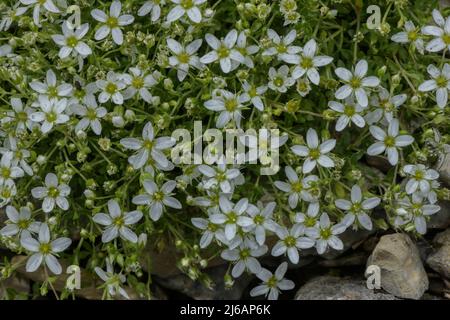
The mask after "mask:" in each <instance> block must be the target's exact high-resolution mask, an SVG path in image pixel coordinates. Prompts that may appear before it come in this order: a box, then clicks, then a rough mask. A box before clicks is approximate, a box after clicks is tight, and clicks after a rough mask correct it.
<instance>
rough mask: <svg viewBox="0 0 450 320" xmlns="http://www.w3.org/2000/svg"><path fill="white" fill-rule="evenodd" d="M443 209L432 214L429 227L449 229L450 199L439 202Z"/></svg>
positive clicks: (428, 223)
mask: <svg viewBox="0 0 450 320" xmlns="http://www.w3.org/2000/svg"><path fill="white" fill-rule="evenodd" d="M437 204H438V205H439V206H440V207H441V210H439V211H438V212H436V213H435V214H433V215H431V216H430V221H428V222H427V227H428V228H430V229H447V228H448V227H449V226H450V201H439V202H438V203H437Z"/></svg>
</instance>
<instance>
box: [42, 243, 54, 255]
mask: <svg viewBox="0 0 450 320" xmlns="http://www.w3.org/2000/svg"><path fill="white" fill-rule="evenodd" d="M51 249H52V248H51V246H50V244H49V243H41V245H40V246H39V252H40V253H42V254H49V253H50V251H51Z"/></svg>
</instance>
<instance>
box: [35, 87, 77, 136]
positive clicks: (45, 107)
mask: <svg viewBox="0 0 450 320" xmlns="http://www.w3.org/2000/svg"><path fill="white" fill-rule="evenodd" d="M38 100H39V106H40V108H41V110H42V111H35V112H33V113H32V114H31V115H30V119H31V120H33V121H35V122H41V123H42V124H41V131H42V133H44V134H45V133H47V132H49V131H50V130H52V128H53V126H55V125H58V124H63V123H66V122H67V121H69V119H70V118H69V116H68V115H67V114H65V113H64V112H65V110H66V108H67V99H65V98H64V99H61V100H56V99H50V100H49V99H48V97H47V96H39V98H38Z"/></svg>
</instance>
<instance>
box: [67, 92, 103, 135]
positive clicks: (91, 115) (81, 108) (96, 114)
mask: <svg viewBox="0 0 450 320" xmlns="http://www.w3.org/2000/svg"><path fill="white" fill-rule="evenodd" d="M72 110H73V112H74V113H75V114H76V115H78V116H80V117H82V118H81V120H80V121H79V122H78V123H77V125H76V126H75V132H78V131H80V130H82V131H85V130H86V129H87V128H88V127H91V129H92V131H94V133H95V134H96V135H100V134H101V133H102V124H101V123H100V120H101V119H102V118H103V117H104V116H105V115H106V113H107V111H106V109H105V108H103V107H99V106H98V105H97V101H96V100H95V97H94V96H92V95H87V96H85V97H84V104H83V105H81V104H77V105H75V106H72Z"/></svg>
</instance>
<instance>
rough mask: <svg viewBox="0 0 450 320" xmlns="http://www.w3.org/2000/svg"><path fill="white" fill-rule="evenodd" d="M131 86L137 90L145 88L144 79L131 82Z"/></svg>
mask: <svg viewBox="0 0 450 320" xmlns="http://www.w3.org/2000/svg"><path fill="white" fill-rule="evenodd" d="M131 85H132V86H133V87H135V88H136V89H140V88H142V87H143V86H144V79H143V78H142V77H136V78H134V79H133V80H132V81H131Z"/></svg>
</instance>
